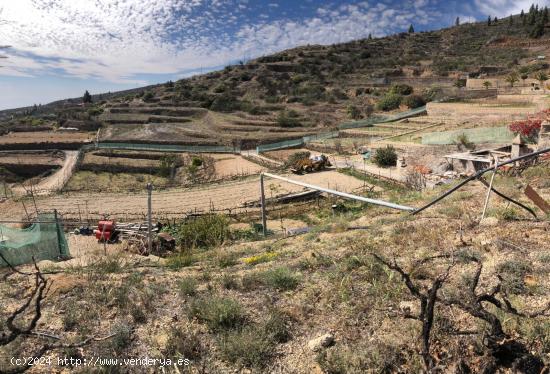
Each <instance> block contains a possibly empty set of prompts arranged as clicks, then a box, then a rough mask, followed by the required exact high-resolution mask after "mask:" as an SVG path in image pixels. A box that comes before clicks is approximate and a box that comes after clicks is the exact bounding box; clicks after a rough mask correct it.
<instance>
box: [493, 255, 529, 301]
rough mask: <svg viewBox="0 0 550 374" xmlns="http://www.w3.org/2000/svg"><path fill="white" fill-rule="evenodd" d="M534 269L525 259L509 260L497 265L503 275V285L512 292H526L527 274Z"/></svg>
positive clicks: (499, 272) (498, 271)
mask: <svg viewBox="0 0 550 374" xmlns="http://www.w3.org/2000/svg"><path fill="white" fill-rule="evenodd" d="M532 270H533V268H532V266H531V264H530V263H529V262H527V261H525V260H508V261H504V262H501V263H500V264H498V265H497V273H498V274H499V275H500V276H501V277H502V287H503V288H504V290H505V291H506V292H508V293H511V294H522V293H525V291H526V287H525V281H524V279H525V276H526V275H527V274H528V273H530V272H531V271H532Z"/></svg>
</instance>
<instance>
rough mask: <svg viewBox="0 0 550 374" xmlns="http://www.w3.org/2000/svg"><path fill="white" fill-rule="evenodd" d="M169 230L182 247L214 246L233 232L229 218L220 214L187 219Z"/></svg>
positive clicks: (203, 247)
mask: <svg viewBox="0 0 550 374" xmlns="http://www.w3.org/2000/svg"><path fill="white" fill-rule="evenodd" d="M169 231H170V234H172V236H174V237H175V238H176V241H177V243H178V245H179V246H180V247H181V248H182V249H190V248H201V249H210V248H214V247H217V246H219V245H221V244H222V243H223V242H224V241H226V240H227V239H229V238H230V233H231V232H230V230H229V221H228V219H227V218H226V217H225V216H223V215H220V214H206V215H203V216H200V217H197V218H191V219H187V220H185V221H184V222H182V223H181V224H179V225H178V226H176V227H174V228H172V229H171V230H169Z"/></svg>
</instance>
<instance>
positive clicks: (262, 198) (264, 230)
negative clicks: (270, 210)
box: [260, 174, 267, 237]
mask: <svg viewBox="0 0 550 374" xmlns="http://www.w3.org/2000/svg"><path fill="white" fill-rule="evenodd" d="M260 204H261V205H262V234H263V236H264V237H266V236H267V227H266V225H267V216H266V212H265V211H266V209H265V190H264V175H263V174H260Z"/></svg>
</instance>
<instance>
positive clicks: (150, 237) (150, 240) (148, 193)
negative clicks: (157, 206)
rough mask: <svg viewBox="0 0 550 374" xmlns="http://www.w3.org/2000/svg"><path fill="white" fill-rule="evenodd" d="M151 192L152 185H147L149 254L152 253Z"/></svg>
mask: <svg viewBox="0 0 550 374" xmlns="http://www.w3.org/2000/svg"><path fill="white" fill-rule="evenodd" d="M152 192H153V184H152V183H147V247H148V248H149V254H151V253H153V237H152V232H151V231H152V230H153V227H152V218H151V210H152V209H151V208H152V206H151V194H152Z"/></svg>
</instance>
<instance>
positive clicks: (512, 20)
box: [509, 14, 514, 26]
mask: <svg viewBox="0 0 550 374" xmlns="http://www.w3.org/2000/svg"><path fill="white" fill-rule="evenodd" d="M509 19H510V26H513V25H514V17H512V15H511V14H510V18H509Z"/></svg>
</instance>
